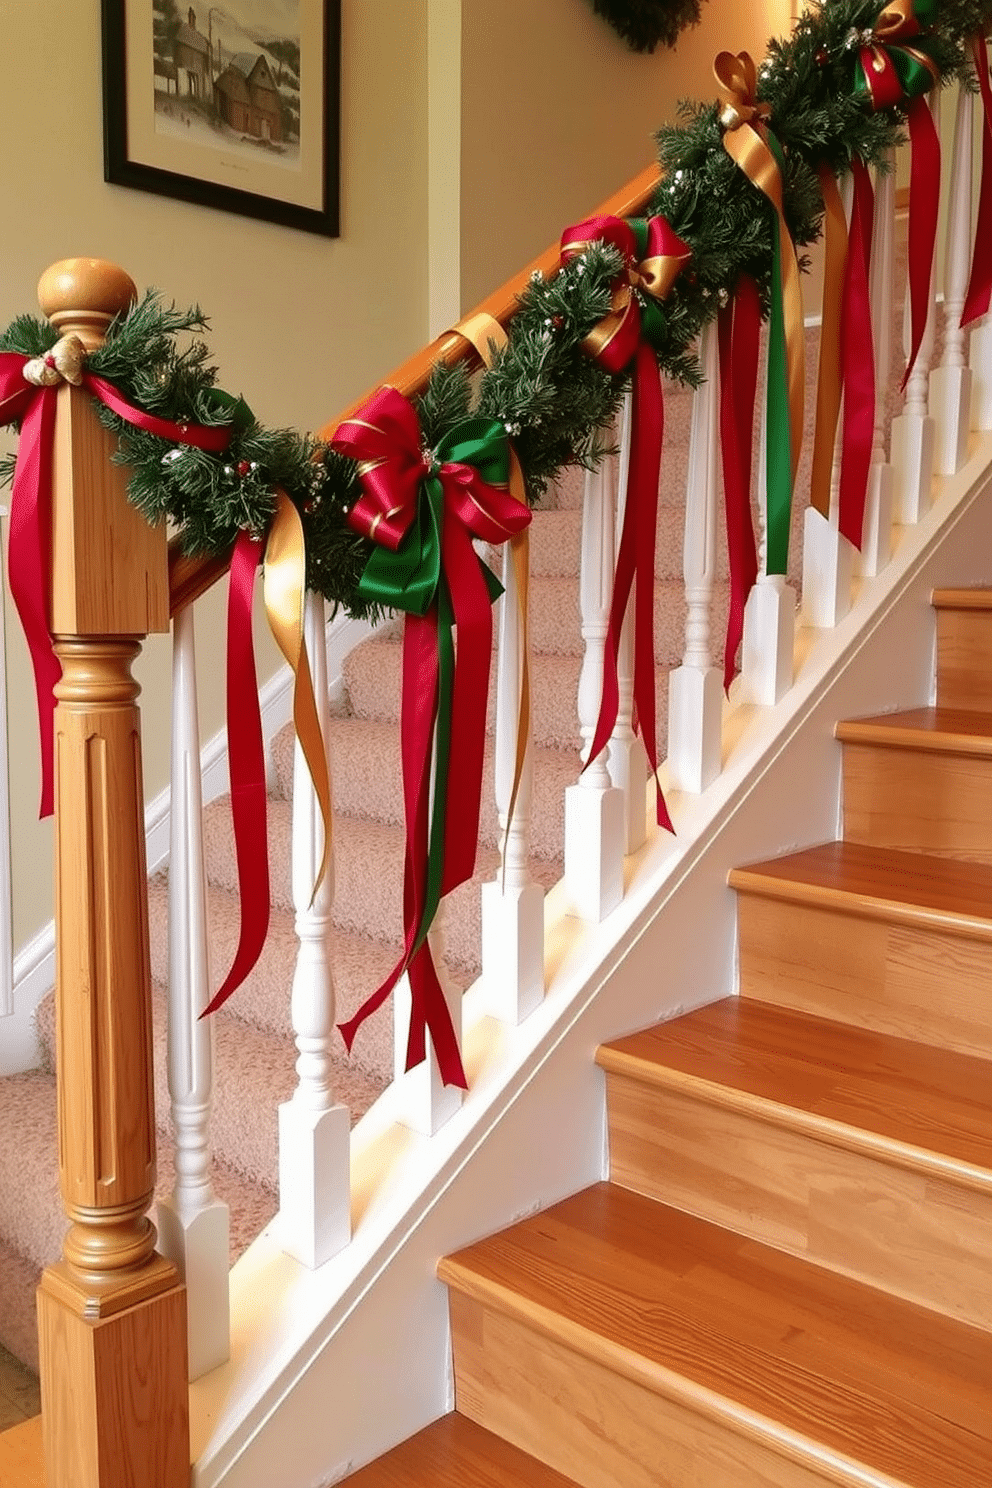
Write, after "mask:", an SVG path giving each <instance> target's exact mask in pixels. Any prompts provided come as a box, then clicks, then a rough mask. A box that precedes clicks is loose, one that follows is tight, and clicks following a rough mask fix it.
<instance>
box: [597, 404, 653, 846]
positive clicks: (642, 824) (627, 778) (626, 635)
mask: <svg viewBox="0 0 992 1488" xmlns="http://www.w3.org/2000/svg"><path fill="white" fill-rule="evenodd" d="M631 401H632V399H631V392H630V389H629V388H628V390H627V393H626V396H625V397H624V400H623V409H622V411H621V415H620V465H619V472H618V484H617V517H616V524H615V527H614V532H615V535H616V545H617V547H619V546H620V534H621V532H622V531H623V519H624V511H625V510H626V504H627V472H628V471H629V469H630V417H631ZM617 681H618V684H619V692H620V701H619V706H618V708H617V721H616V723H615V724H614V726H613V732H612V734H611V735H610V751H609V761H608V764H607V768H608V770H609V772H610V779H611V780H612V782H613V784H614V785H615V786H616V787H617V789H618V790H621V791H623V802H624V851H625V852H628V853H633V852H637V850H638V848H640V847H642V846H643V845H644V840H645V838H646V836H647V804H646V803H647V788H648V757H647V755H646V754H645V752H644V745H643V744H642V743H641V741H640V739H639V738H638V737H637V735H636V734H635V733H634V729H633V724H632V720H633V714H634V616H633V611H632V609H631V608H629V607H628V610H627V615H626V618H625V619H624V622H623V626H622V627H621V630H620V645H619V648H618V650H617Z"/></svg>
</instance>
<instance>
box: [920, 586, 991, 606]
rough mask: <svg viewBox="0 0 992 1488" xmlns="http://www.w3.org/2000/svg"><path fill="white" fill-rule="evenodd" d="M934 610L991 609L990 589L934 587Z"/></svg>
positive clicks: (932, 599) (932, 596) (931, 600)
mask: <svg viewBox="0 0 992 1488" xmlns="http://www.w3.org/2000/svg"><path fill="white" fill-rule="evenodd" d="M930 603H931V604H932V605H933V607H934V609H935V610H992V589H935V590H934V591H933V594H932V595H931V598H930Z"/></svg>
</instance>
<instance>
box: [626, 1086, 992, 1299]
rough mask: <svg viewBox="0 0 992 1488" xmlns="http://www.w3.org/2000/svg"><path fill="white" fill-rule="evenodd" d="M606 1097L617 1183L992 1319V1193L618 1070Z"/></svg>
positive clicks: (836, 1267)
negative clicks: (991, 1265)
mask: <svg viewBox="0 0 992 1488" xmlns="http://www.w3.org/2000/svg"><path fill="white" fill-rule="evenodd" d="M752 1104H755V1105H756V1104H757V1103H755V1102H753V1101H752ZM607 1108H608V1113H609V1131H610V1177H611V1180H612V1181H613V1182H614V1183H619V1184H621V1185H622V1186H623V1187H625V1188H630V1189H633V1190H634V1191H635V1192H637V1193H642V1194H645V1195H646V1196H647V1197H649V1198H654V1199H658V1200H660V1201H661V1202H663V1203H666V1204H670V1205H672V1206H673V1207H675V1208H677V1209H682V1210H684V1211H686V1212H688V1213H691V1214H696V1215H699V1216H700V1217H701V1218H703V1219H706V1220H709V1221H711V1222H712V1223H714V1224H718V1225H721V1226H723V1227H724V1228H726V1229H730V1230H734V1231H736V1232H737V1233H738V1234H742V1235H747V1236H749V1237H750V1238H752V1239H755V1240H759V1241H761V1242H762V1243H763V1244H766V1245H772V1246H774V1247H775V1248H776V1249H778V1250H784V1251H787V1252H789V1253H790V1254H792V1255H796V1256H801V1257H804V1258H805V1259H807V1260H809V1261H812V1262H814V1263H816V1264H817V1265H821V1266H825V1267H827V1268H828V1269H830V1270H832V1271H837V1272H840V1273H841V1274H842V1275H845V1276H851V1277H854V1278H855V1279H856V1280H859V1281H864V1282H867V1283H868V1284H869V1285H871V1286H874V1287H877V1288H879V1289H880V1290H882V1291H886V1292H889V1293H891V1294H892V1295H894V1296H899V1297H904V1298H906V1299H908V1300H909V1301H912V1302H916V1303H919V1304H921V1305H923V1306H925V1307H930V1308H933V1309H934V1310H935V1311H937V1312H940V1313H943V1314H944V1315H946V1316H948V1317H954V1318H958V1319H960V1320H962V1321H964V1322H968V1323H972V1324H975V1325H977V1326H979V1327H983V1328H990V1329H992V1295H990V1292H989V1287H988V1237H989V1235H990V1234H992V1192H990V1193H984V1194H983V1193H981V1192H979V1191H978V1190H976V1189H974V1188H972V1187H970V1186H969V1185H967V1184H966V1183H964V1182H962V1181H959V1180H957V1179H955V1178H954V1177H953V1176H952V1175H950V1174H948V1175H946V1176H941V1175H939V1174H936V1173H934V1172H926V1171H924V1170H922V1169H915V1170H914V1169H910V1168H907V1167H905V1166H902V1165H899V1164H896V1163H895V1162H893V1161H890V1160H886V1158H885V1156H884V1154H882V1153H881V1152H875V1153H872V1152H870V1151H869V1150H867V1149H866V1148H865V1149H862V1150H860V1151H859V1150H854V1149H853V1148H851V1147H843V1146H839V1145H835V1143H833V1142H828V1141H826V1140H824V1138H823V1136H822V1135H821V1134H817V1133H815V1132H812V1131H804V1130H801V1129H798V1128H797V1127H796V1126H789V1125H785V1124H779V1121H778V1120H768V1119H765V1116H763V1115H762V1114H759V1112H758V1111H757V1110H751V1111H748V1110H746V1109H734V1108H733V1107H731V1106H729V1105H725V1104H720V1103H718V1102H717V1101H714V1100H712V1099H707V1098H706V1097H705V1096H704V1095H703V1094H701V1093H699V1094H697V1093H696V1092H695V1091H690V1090H682V1089H666V1088H661V1087H658V1086H655V1085H647V1084H645V1083H644V1082H642V1081H639V1080H634V1079H630V1078H628V1077H626V1076H621V1075H616V1074H610V1075H608V1076H607ZM778 1113H780V1114H781V1116H782V1117H787V1116H788V1113H787V1112H785V1111H784V1108H777V1113H776V1114H778ZM766 1114H773V1113H771V1112H769V1113H766Z"/></svg>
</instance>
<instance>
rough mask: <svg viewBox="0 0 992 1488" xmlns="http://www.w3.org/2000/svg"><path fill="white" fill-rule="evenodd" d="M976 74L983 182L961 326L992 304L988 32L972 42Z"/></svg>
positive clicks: (991, 104) (991, 101)
mask: <svg viewBox="0 0 992 1488" xmlns="http://www.w3.org/2000/svg"><path fill="white" fill-rule="evenodd" d="M971 48H972V56H973V57H974V61H975V75H976V77H977V78H978V88H979V92H980V93H981V97H982V113H983V120H984V124H983V128H982V186H981V191H980V193H979V197H978V222H977V224H976V226H975V247H974V253H973V256H972V260H971V274H970V276H969V279H968V293H967V295H966V296H965V302H964V309H963V310H962V312H961V328H962V330H964V329H965V328H966V327H967V326H970V325H971V324H972V322H973V321H976V320H981V318H982V316H983V315H987V314H988V312H989V306H990V304H992V85H990V83H989V48H988V42H987V41H986V39H985V37H984V35H979V36H976V37H974V38H973V39H972V43H971Z"/></svg>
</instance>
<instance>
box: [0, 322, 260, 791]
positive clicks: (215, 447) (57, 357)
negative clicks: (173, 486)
mask: <svg viewBox="0 0 992 1488" xmlns="http://www.w3.org/2000/svg"><path fill="white" fill-rule="evenodd" d="M75 340H76V338H75V337H65V338H63V342H60V343H59V345H58V347H56V348H53V350H52V351H51V352H49V353H48V355H47V356H46V357H44V358H28V357H24V356H19V355H18V354H17V353H15V352H3V353H2V354H0V424H9V423H11V422H13V421H14V420H20V423H21V438H20V450H19V454H18V459H17V468H16V471H15V474H14V484H13V488H12V490H11V501H10V540H9V546H8V554H7V559H8V569H9V578H10V592H11V595H12V597H13V600H14V603H15V605H16V606H17V613H18V615H19V616H20V620H21V624H22V626H23V627H24V634H25V637H26V639H27V643H28V650H29V652H30V655H31V665H32V669H33V672H34V682H35V694H36V700H37V708H38V737H39V743H40V754H41V805H40V809H39V815H40V816H41V817H46V816H51V814H52V811H53V810H54V805H55V791H54V757H53V756H54V737H55V735H54V727H55V724H54V716H55V698H54V691H53V690H54V688H55V685H56V683H57V682H58V680H59V678H60V677H61V675H62V668H61V666H60V665H59V661H58V658H57V657H56V655H55V653H54V651H53V650H52V637H51V633H50V631H49V628H48V627H49V612H50V587H51V531H52V440H53V437H54V431H55V411H56V407H57V399H58V386H59V383H60V382H61V381H62V373H61V371H60V369H59V367H58V365H57V364H58V362H59V361H61V360H62V350H61V349H62V347H63V344H64V342H65V341H75ZM26 371H27V373H28V375H29V376H34V377H37V378H39V379H40V378H44V379H45V380H44V382H29V381H27V380H26V378H25V372H26ZM72 380H73V381H74V382H75V383H76V384H77V385H80V384H81V385H82V386H83V387H85V388H86V389H87V391H88V392H90V393H91V394H92V395H93V396H94V397H95V398H98V399H99V400H100V402H101V403H105V404H106V406H107V407H108V408H110V409H111V410H112V411H113V412H114V413H116V414H117V415H118V416H119V417H120V418H123V419H125V420H126V421H127V422H128V423H130V424H133V425H134V427H135V428H136V429H144V430H147V431H148V432H150V433H153V434H158V435H159V437H160V438H163V439H169V440H171V441H172V442H173V443H174V444H188V445H195V446H196V447H197V448H198V449H204V450H211V451H214V452H218V453H219V452H220V451H221V450H223V449H224V448H225V447H226V445H227V444H228V442H229V441H230V438H231V431H230V429H229V428H227V427H220V426H218V427H216V428H209V427H205V426H202V425H198V424H174V423H171V422H170V421H169V420H167V419H159V418H155V417H154V416H153V415H151V414H148V413H145V412H144V411H143V410H142V409H140V408H135V407H133V406H132V405H131V404H130V403H128V402H127V400H126V399H125V398H123V397H122V396H121V394H120V393H119V392H118V391H117V389H116V388H115V387H113V386H112V384H111V383H109V382H106V381H104V379H103V378H101V377H94V376H92V375H91V374H90V373H82V374H79V375H73V378H72Z"/></svg>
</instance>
